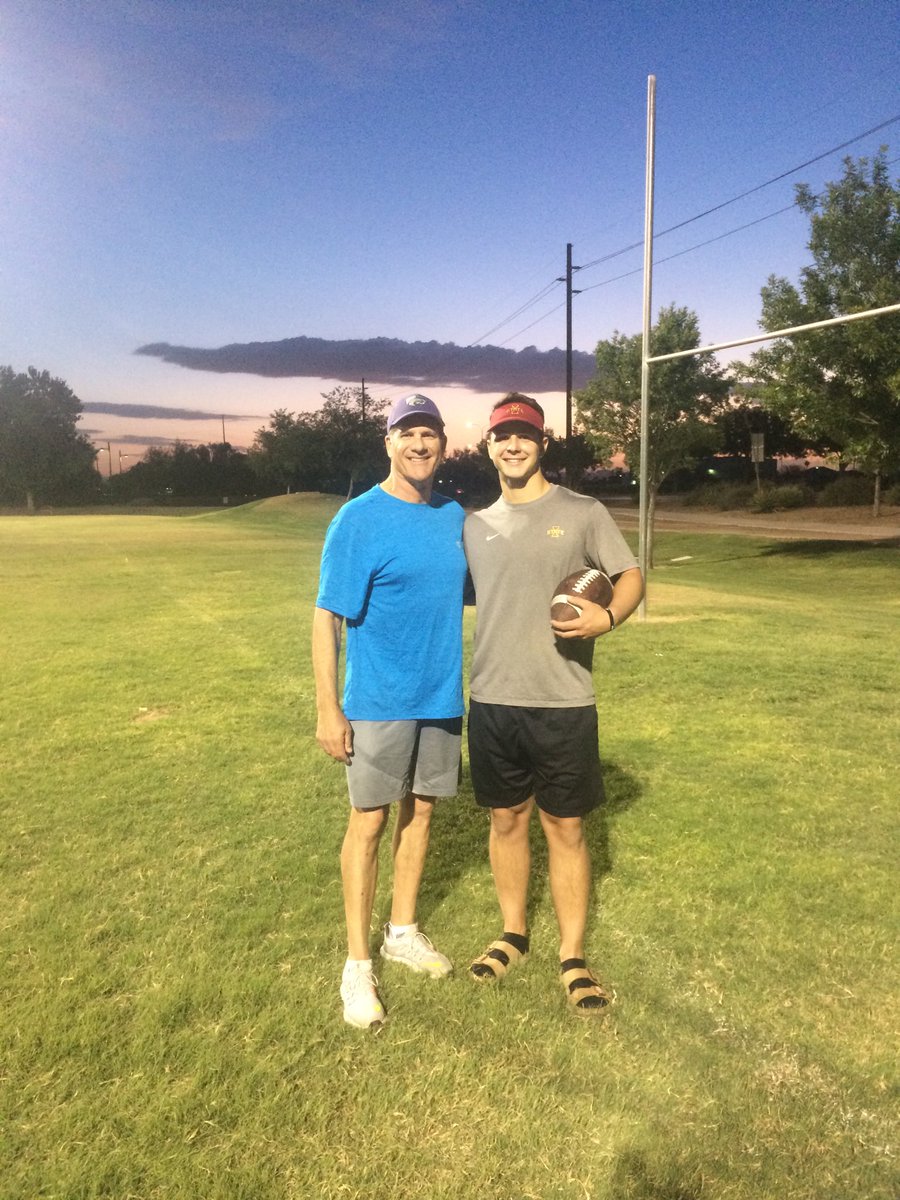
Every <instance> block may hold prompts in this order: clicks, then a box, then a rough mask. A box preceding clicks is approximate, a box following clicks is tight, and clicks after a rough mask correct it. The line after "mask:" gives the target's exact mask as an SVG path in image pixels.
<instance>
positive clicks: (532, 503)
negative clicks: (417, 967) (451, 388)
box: [464, 392, 643, 1015]
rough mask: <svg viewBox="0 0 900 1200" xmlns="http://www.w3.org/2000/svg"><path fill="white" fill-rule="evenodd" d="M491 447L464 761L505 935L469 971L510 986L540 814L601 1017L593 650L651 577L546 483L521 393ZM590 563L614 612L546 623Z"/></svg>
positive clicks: (471, 547) (572, 953)
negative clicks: (592, 932) (609, 586)
mask: <svg viewBox="0 0 900 1200" xmlns="http://www.w3.org/2000/svg"><path fill="white" fill-rule="evenodd" d="M487 440H488V453H489V455H490V457H491V461H492V462H493V464H494V466H495V467H496V468H497V472H498V475H499V478H500V492H501V494H500V498H499V500H497V501H496V503H494V504H493V505H491V506H490V507H489V508H486V509H483V510H482V511H481V512H476V513H473V514H471V515H470V516H469V517H468V518H467V519H466V524H465V533H464V539H465V548H466V556H467V558H468V562H469V570H470V571H471V574H472V580H473V583H474V585H475V600H476V609H477V623H476V630H475V649H474V654H473V659H472V669H471V681H470V692H471V696H470V706H469V761H470V766H471V773H472V783H473V787H474V789H475V798H476V800H477V802H478V803H479V804H480V805H482V806H483V807H485V808H489V809H490V810H491V831H490V842H489V847H490V859H491V868H492V870H493V874H494V883H495V886H496V889H497V898H498V900H499V904H500V911H501V914H502V918H503V934H502V935H501V937H499V938H498V939H497V940H495V941H494V942H492V943H491V944H490V945H489V946H488V948H487V949H486V950H485V952H484V954H482V955H480V957H478V958H477V959H476V960H475V961H474V962H473V963H472V965H471V967H470V972H471V974H472V975H473V977H474V978H476V979H478V980H482V981H485V980H497V979H501V978H502V977H503V976H504V975H505V974H506V973H507V971H508V970H509V968H510V967H511V966H513V965H514V964H515V963H516V962H519V961H521V960H522V959H523V958H524V957H525V956H526V955H527V953H528V947H529V942H528V926H527V912H526V908H527V892H528V879H529V874H530V869H531V859H530V850H529V833H528V830H529V824H530V820H531V814H532V812H533V810H534V808H535V807H537V809H538V812H539V815H540V820H541V825H542V827H543V830H544V834H545V836H546V838H547V846H548V851H549V864H550V889H551V894H552V897H553V904H554V908H555V910H556V916H557V921H558V923H559V936H560V945H559V957H560V979H561V982H562V985H563V987H564V989H565V992H566V996H567V998H568V1001H569V1003H570V1005H571V1006H572V1008H573V1010H574V1011H575V1012H577V1013H579V1014H580V1015H593V1014H598V1013H602V1012H603V1011H604V1010H605V1009H606V1007H607V1006H608V1004H609V1002H610V993H609V992H608V991H607V989H606V988H604V987H603V985H602V984H601V983H600V981H599V980H598V979H597V977H596V975H595V974H594V973H593V971H591V970H590V968H589V967H588V966H587V963H586V961H585V957H584V934H585V927H586V923H587V911H588V900H589V895H590V882H591V861H590V853H589V851H588V847H587V844H586V842H585V837H584V828H583V818H584V816H585V814H587V813H588V812H590V811H591V809H593V808H594V807H595V806H596V805H597V804H598V803H599V802H600V801H601V799H602V797H603V781H602V775H601V768H600V759H599V753H598V748H597V709H596V704H595V700H594V689H593V682H592V678H591V669H592V659H593V650H594V641H595V639H596V638H597V637H600V636H605V635H607V634H608V633H610V632H612V630H613V629H615V628H616V626H618V625H621V624H622V622H623V621H625V620H626V619H627V618H628V617H629V616H630V615H631V613H632V612H634V610H635V608H637V606H638V604H639V603H640V599H641V596H642V594H643V580H642V578H641V572H640V570H639V568H638V565H637V562H636V560H635V558H634V556H633V555H632V553H631V551H630V550H629V548H628V546H627V544H626V542H625V539H624V538H623V537H622V535H621V533H620V532H619V530H618V527H617V526H616V525H615V523H614V521H613V520H612V518H611V517H610V515H609V513H608V512H607V510H606V508H605V507H604V506H603V505H602V504H600V503H599V502H598V501H596V500H593V499H591V498H589V497H586V496H580V495H578V494H577V493H575V492H572V491H569V489H568V488H564V487H559V486H558V485H556V484H552V483H550V481H549V480H548V479H547V478H546V477H545V476H544V473H543V471H542V470H541V458H542V456H543V454H544V452H545V450H546V448H547V442H548V439H547V436H546V435H545V433H544V414H543V410H542V409H541V407H540V405H539V404H538V403H537V401H536V400H533V399H531V398H530V397H528V396H523V395H521V394H519V393H517V392H514V393H511V394H510V395H508V396H506V397H505V398H504V399H503V400H501V401H499V402H498V403H497V404H496V405H495V406H494V409H493V411H492V413H491V418H490V423H489V431H488V439H487ZM584 567H597V568H599V569H600V570H602V571H605V572H606V574H607V575H609V576H610V578H611V579H612V580H613V583H614V589H613V596H612V599H611V601H610V603H609V605H608V607H600V606H599V605H597V604H593V603H591V602H590V601H588V600H585V599H583V598H579V599H578V606H579V608H580V609H581V615H580V616H579V617H577V618H576V619H575V620H573V621H564V622H561V621H552V622H551V619H550V600H551V597H552V596H553V593H554V589H555V588H556V585H557V584H558V583H559V582H560V580H562V579H564V578H565V577H566V576H567V575H570V574H572V573H573V572H575V571H579V570H581V569H582V568H584Z"/></svg>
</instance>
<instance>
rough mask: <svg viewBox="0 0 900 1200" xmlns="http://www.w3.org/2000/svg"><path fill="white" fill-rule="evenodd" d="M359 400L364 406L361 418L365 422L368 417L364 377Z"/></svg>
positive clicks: (362, 406)
mask: <svg viewBox="0 0 900 1200" xmlns="http://www.w3.org/2000/svg"><path fill="white" fill-rule="evenodd" d="M359 402H360V406H361V408H362V415H361V419H362V421H363V422H365V419H366V381H365V379H363V381H362V392H361V393H360V397H359Z"/></svg>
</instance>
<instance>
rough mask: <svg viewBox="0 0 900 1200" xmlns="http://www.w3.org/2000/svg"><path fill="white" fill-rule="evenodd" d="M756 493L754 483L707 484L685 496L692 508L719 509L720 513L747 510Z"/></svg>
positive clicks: (686, 503) (685, 501)
mask: <svg viewBox="0 0 900 1200" xmlns="http://www.w3.org/2000/svg"><path fill="white" fill-rule="evenodd" d="M755 491H756V485H755V484H753V483H705V484H703V486H702V487H698V488H695V489H694V491H692V492H688V493H687V494H686V495H685V496H684V500H683V503H684V504H685V505H687V506H688V507H690V508H718V509H719V510H720V511H723V512H724V511H725V510H727V509H734V508H746V507H747V506H748V504H749V503H750V500H751V498H752V496H753V495H754V493H755Z"/></svg>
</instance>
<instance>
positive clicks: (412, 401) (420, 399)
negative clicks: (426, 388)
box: [406, 396, 428, 408]
mask: <svg viewBox="0 0 900 1200" xmlns="http://www.w3.org/2000/svg"><path fill="white" fill-rule="evenodd" d="M406 403H407V404H408V405H409V407H410V408H421V407H422V405H423V404H427V403H428V401H427V400H426V399H425V397H424V396H410V398H409V399H408V400H407V402H406Z"/></svg>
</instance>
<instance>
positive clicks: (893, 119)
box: [576, 113, 900, 271]
mask: <svg viewBox="0 0 900 1200" xmlns="http://www.w3.org/2000/svg"><path fill="white" fill-rule="evenodd" d="M897 121H900V113H898V114H897V115H896V116H894V117H889V118H888V119H887V120H886V121H881V122H880V123H879V124H878V125H873V126H872V127H871V128H870V129H866V130H864V131H863V132H862V133H858V134H857V135H856V136H855V137H852V138H849V139H848V140H847V141H846V142H841V143H840V144H839V145H837V146H832V147H831V149H830V150H823V152H822V153H821V154H817V155H815V157H814V158H808V159H807V160H806V161H805V162H802V163H799V164H798V165H797V166H796V167H791V168H790V170H788V171H782V172H781V174H780V175H773V177H772V178H771V179H767V180H766V181H765V182H764V183H758V184H757V185H756V186H755V187H752V188H748V189H747V190H746V191H744V192H740V193H739V194H738V195H737V196H732V197H731V199H730V200H723V201H722V203H721V204H715V205H713V207H712V208H707V209H704V211H703V212H699V213H696V214H695V215H694V216H693V217H687V218H686V219H685V220H684V221H678V222H677V224H675V225H670V226H669V227H668V229H661V230H660V231H659V232H658V233H655V234H654V235H653V240H654V241H656V239H657V238H661V237H665V235H666V234H667V233H674V231H675V230H676V229H683V228H684V227H685V226H686V225H692V224H693V223H694V221H700V220H702V219H703V217H708V216H710V215H711V214H712V213H715V212H719V211H720V210H721V209H723V208H727V207H728V206H729V205H730V204H736V203H737V202H738V200H743V199H744V198H745V197H746V196H752V195H753V194H754V193H755V192H761V191H762V190H763V188H767V187H771V185H772V184H773V183H779V182H780V181H781V180H782V179H787V178H788V176H789V175H794V174H796V173H797V171H802V170H803V169H804V167H809V166H812V164H813V163H817V162H821V161H822V159H823V158H828V156H829V155H831V154H837V152H838V151H839V150H846V148H847V147H848V146H852V145H853V143H854V142H858V141H861V140H862V139H863V138H864V137H868V136H869V135H870V134H872V133H878V131H879V130H881V129H886V128H887V127H888V126H889V125H894V124H896V123H897ZM643 244H644V243H643V241H640V242H632V243H631V245H629V246H623V247H622V249H621V250H614V251H613V252H612V253H611V254H604V255H603V256H602V257H600V258H595V259H592V260H591V261H590V262H587V263H582V265H581V266H580V267H578V268H576V269H577V270H579V271H587V270H589V269H590V268H591V267H596V266H598V265H599V264H600V263H604V262H609V261H610V259H612V258H618V257H619V256H620V255H622V254H627V253H628V251H629V250H635V249H637V247H639V246H642V245H643Z"/></svg>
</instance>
